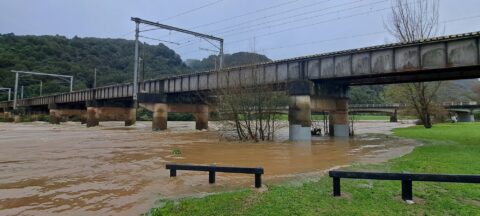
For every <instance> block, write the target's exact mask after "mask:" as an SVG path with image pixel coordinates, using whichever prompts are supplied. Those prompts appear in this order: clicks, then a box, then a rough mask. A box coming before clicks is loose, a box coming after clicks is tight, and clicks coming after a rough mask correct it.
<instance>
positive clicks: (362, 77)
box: [0, 32, 480, 140]
mask: <svg viewBox="0 0 480 216" xmlns="http://www.w3.org/2000/svg"><path fill="white" fill-rule="evenodd" d="M479 38H480V32H472V33H465V34H460V35H450V36H443V37H436V38H430V39H425V40H418V41H413V42H408V43H394V44H387V45H380V46H372V47H366V48H360V49H351V50H344V51H339V52H331V53H324V54H318V55H310V56H303V57H298V58H291V59H285V60H279V61H272V62H265V63H259V64H252V65H244V66H240V67H232V68H224V69H222V70H220V71H207V72H202V73H193V74H186V75H179V76H172V77H167V78H162V79H155V80H148V81H144V82H142V83H139V92H138V97H135V96H137V94H136V93H135V92H134V91H133V85H132V83H127V84H118V85H112V86H104V87H98V88H95V89H85V90H80V91H75V92H69V93H62V94H57V95H50V96H44V97H37V98H28V99H23V100H18V107H20V108H22V109H24V110H27V111H28V112H30V113H35V112H46V111H48V112H49V113H50V116H51V119H52V123H59V119H60V117H61V116H65V115H78V116H81V118H82V119H84V121H85V122H86V123H87V126H88V127H91V126H96V125H98V122H99V121H103V120H123V121H125V124H126V125H131V124H134V123H135V113H136V107H137V106H143V107H145V108H147V109H149V110H151V111H153V113H154V120H153V123H152V129H154V130H163V129H166V127H167V115H168V112H190V113H194V114H195V116H196V122H197V124H196V128H197V129H204V128H206V127H208V117H209V116H208V112H209V110H210V109H212V107H209V106H208V105H207V104H206V103H205V101H203V100H202V98H206V97H208V95H209V94H210V93H211V92H212V91H215V90H218V89H222V88H231V87H237V86H245V87H248V86H253V85H269V86H272V87H273V88H272V89H275V90H278V91H287V92H288V94H289V97H290V99H289V112H288V115H289V127H290V129H289V132H290V134H289V136H290V139H291V140H309V139H310V124H311V113H312V112H328V113H329V120H330V121H329V122H330V124H331V126H330V127H331V128H332V129H333V134H334V136H337V137H345V136H348V135H349V127H348V109H349V108H348V95H349V94H348V92H349V86H352V85H374V84H389V83H406V82H423V81H438V80H454V79H468V78H479V77H480V48H479V47H480V40H479ZM134 98H137V100H134ZM0 107H1V109H3V111H4V112H6V113H7V115H11V114H10V113H11V111H12V108H13V102H12V101H6V102H1V103H0ZM13 115H15V112H14V113H13Z"/></svg>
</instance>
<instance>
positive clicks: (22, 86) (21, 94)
mask: <svg viewBox="0 0 480 216" xmlns="http://www.w3.org/2000/svg"><path fill="white" fill-rule="evenodd" d="M20 98H22V99H23V85H22V94H21V96H20Z"/></svg>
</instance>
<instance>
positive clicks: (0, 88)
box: [0, 87, 12, 101]
mask: <svg viewBox="0 0 480 216" xmlns="http://www.w3.org/2000/svg"><path fill="white" fill-rule="evenodd" d="M3 90H7V91H8V100H7V101H10V95H11V94H12V89H11V88H2V87H0V91H3Z"/></svg>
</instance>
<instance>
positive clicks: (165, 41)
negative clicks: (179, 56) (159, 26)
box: [138, 35, 180, 45]
mask: <svg viewBox="0 0 480 216" xmlns="http://www.w3.org/2000/svg"><path fill="white" fill-rule="evenodd" d="M138 37H141V38H145V39H149V40H154V41H160V42H164V43H170V44H175V45H180V43H177V42H173V41H167V40H162V39H157V38H151V37H147V36H143V35H139V36H138Z"/></svg>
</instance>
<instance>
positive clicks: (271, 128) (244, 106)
mask: <svg viewBox="0 0 480 216" xmlns="http://www.w3.org/2000/svg"><path fill="white" fill-rule="evenodd" d="M262 77H263V76H262V74H261V73H257V72H253V74H252V77H249V78H248V79H242V80H241V81H240V80H239V79H238V80H232V79H230V80H229V83H230V84H231V85H232V86H229V87H228V88H223V89H220V90H218V91H217V94H216V96H217V103H216V106H217V111H218V116H219V120H220V122H221V125H220V131H223V134H224V135H226V136H231V135H234V137H236V138H237V139H239V140H253V141H255V142H258V141H265V140H273V139H274V135H275V131H276V129H277V128H278V127H279V122H278V120H279V119H280V118H279V117H280V115H281V111H283V110H284V109H285V107H286V106H287V105H288V96H287V94H286V93H285V92H283V91H281V92H280V91H275V89H274V88H273V87H271V86H268V85H264V84H262V83H261V78H262ZM247 80H248V81H247ZM232 132H233V134H232Z"/></svg>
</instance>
